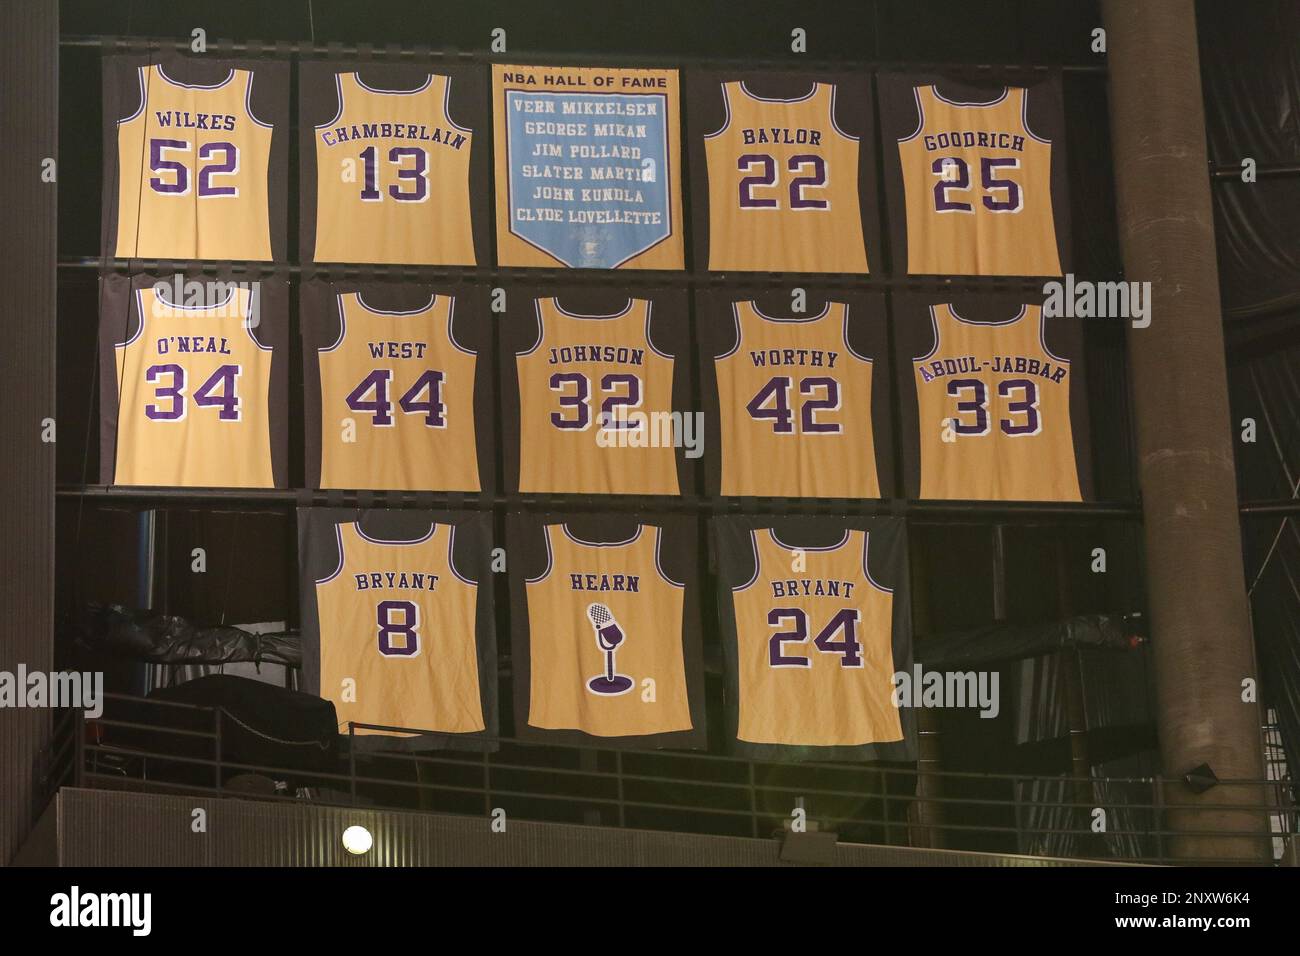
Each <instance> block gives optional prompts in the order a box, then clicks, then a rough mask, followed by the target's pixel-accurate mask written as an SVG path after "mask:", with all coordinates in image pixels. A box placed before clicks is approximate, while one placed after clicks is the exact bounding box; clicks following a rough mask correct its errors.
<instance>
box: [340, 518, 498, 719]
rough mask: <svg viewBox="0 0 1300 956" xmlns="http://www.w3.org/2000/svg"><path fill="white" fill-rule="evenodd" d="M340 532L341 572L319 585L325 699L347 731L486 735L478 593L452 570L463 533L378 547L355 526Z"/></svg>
mask: <svg viewBox="0 0 1300 956" xmlns="http://www.w3.org/2000/svg"><path fill="white" fill-rule="evenodd" d="M337 527H338V546H339V565H338V569H337V570H336V571H335V572H334V573H333V574H331V575H330V576H329V577H327V578H323V579H321V580H319V581H317V582H316V603H317V608H318V616H319V620H320V692H321V696H322V697H325V698H327V699H328V700H332V701H333V702H334V709H335V711H336V712H337V713H338V720H339V727H340V728H345V727H346V725H347V724H348V722H349V721H351V722H355V723H364V724H379V725H382V726H386V727H403V728H410V729H412V730H432V731H442V732H445V733H472V732H474V731H480V730H483V729H484V724H483V704H482V699H481V697H480V694H479V678H478V657H477V652H476V644H475V612H476V607H477V599H478V588H477V586H476V585H475V584H474V582H472V581H467V580H466V579H464V578H462V577H461V576H460V575H459V574H458V573H457V572H456V569H455V567H454V566H453V565H452V547H453V544H454V541H455V527H454V526H452V525H446V524H434V525H432V526H431V527H430V528H429V533H428V534H426V535H425V536H424V537H422V538H418V539H416V540H414V541H383V540H379V539H376V538H371V537H368V536H367V535H366V534H365V532H363V531H362V530H361V528H360V527H359V526H358V525H357V524H356V523H354V522H348V523H344V524H340V525H338V526H337ZM357 733H367V734H369V733H389V732H387V731H371V730H361V729H359V728H358V730H357Z"/></svg>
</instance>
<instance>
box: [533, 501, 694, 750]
mask: <svg viewBox="0 0 1300 956" xmlns="http://www.w3.org/2000/svg"><path fill="white" fill-rule="evenodd" d="M543 532H544V534H545V535H546V545H547V554H548V557H549V560H548V563H547V567H546V571H545V572H544V573H543V574H541V575H540V576H539V577H536V578H530V579H529V580H528V583H527V585H526V591H527V597H528V631H529V651H528V656H529V662H530V664H529V666H530V670H531V677H530V680H529V705H528V723H529V725H530V726H533V727H542V728H546V729H551V730H555V729H571V730H581V731H583V732H585V733H588V734H591V735H593V736H597V737H623V736H641V735H646V734H658V733H669V732H672V731H682V730H690V729H691V714H690V701H689V699H688V696H687V689H686V665H685V662H684V659H683V653H682V606H683V604H682V585H680V584H678V583H677V582H675V581H672V580H669V578H668V577H667V576H666V575H665V574H664V573H663V571H662V570H661V569H660V566H659V542H660V537H661V535H662V531H660V529H658V528H652V527H645V526H640V527H638V528H637V531H636V533H635V534H634V535H633V536H632V537H631V538H629V539H628V540H627V541H621V542H617V543H614V544H598V543H594V542H588V541H581V540H579V539H578V538H575V537H574V536H573V535H572V534H571V533H570V532H569V529H568V528H567V527H566V526H565V525H562V524H556V525H548V526H546V527H545V528H544V529H543ZM647 682H652V683H647ZM650 691H653V693H649V692H650Z"/></svg>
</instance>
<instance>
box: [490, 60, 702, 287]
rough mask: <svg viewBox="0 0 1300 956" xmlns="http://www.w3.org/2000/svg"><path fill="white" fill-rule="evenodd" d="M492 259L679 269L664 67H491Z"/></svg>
mask: <svg viewBox="0 0 1300 956" xmlns="http://www.w3.org/2000/svg"><path fill="white" fill-rule="evenodd" d="M492 102H493V108H492V114H493V132H494V136H495V150H496V207H497V219H496V222H497V264H498V265H500V266H542V267H550V268H554V267H555V266H556V265H562V266H567V267H569V268H572V269H618V268H629V269H681V268H683V267H684V245H683V241H682V197H681V169H680V154H681V139H680V130H679V105H678V74H677V71H676V70H659V69H653V70H652V69H646V70H632V69H615V68H603V67H562V66H507V65H500V64H498V65H493V67H492Z"/></svg>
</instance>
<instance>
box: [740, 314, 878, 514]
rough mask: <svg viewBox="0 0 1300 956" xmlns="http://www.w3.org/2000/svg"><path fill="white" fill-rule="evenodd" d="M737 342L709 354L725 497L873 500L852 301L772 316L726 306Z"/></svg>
mask: <svg viewBox="0 0 1300 956" xmlns="http://www.w3.org/2000/svg"><path fill="white" fill-rule="evenodd" d="M732 311H733V314H734V315H735V320H736V347H735V348H734V349H732V350H731V351H730V352H728V353H727V354H726V355H723V356H721V357H720V358H718V359H716V360H715V365H714V368H715V369H716V372H717V379H718V407H719V411H720V415H721V422H722V494H724V495H757V496H763V497H789V498H879V497H880V485H879V484H878V482H877V480H876V452H875V443H874V441H873V438H872V428H871V360H870V359H868V358H864V357H863V356H861V355H858V354H857V353H855V352H854V351H853V350H852V349H851V348H849V344H848V336H847V331H848V320H849V310H848V306H846V305H843V304H842V303H839V302H828V303H827V304H826V308H825V309H823V310H822V312H821V314H820V315H816V316H812V317H810V318H806V319H774V318H772V317H771V316H768V315H764V314H763V313H762V312H760V311H758V308H757V306H755V304H754V303H753V302H737V303H735V304H734V305H733V306H732Z"/></svg>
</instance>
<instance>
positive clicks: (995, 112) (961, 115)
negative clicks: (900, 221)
mask: <svg viewBox="0 0 1300 956" xmlns="http://www.w3.org/2000/svg"><path fill="white" fill-rule="evenodd" d="M913 92H914V94H915V97H916V108H917V111H918V112H919V114H920V122H919V125H918V126H917V129H916V132H914V133H913V134H912V135H911V136H908V137H906V138H904V139H900V140H899V141H898V158H899V162H900V163H901V166H902V173H903V187H904V192H905V193H906V206H907V271H908V272H909V273H911V274H913V275H916V274H953V275H1053V276H1054V275H1060V274H1061V261H1060V258H1059V255H1058V253H1057V245H1056V226H1055V223H1054V220H1053V216H1052V144H1051V143H1050V142H1048V141H1047V140H1045V139H1040V138H1039V137H1037V136H1035V135H1034V134H1033V132H1032V131H1031V130H1030V129H1029V127H1028V125H1027V124H1028V119H1027V116H1028V114H1027V113H1026V109H1027V102H1028V96H1029V91H1028V90H1026V89H1024V88H1022V87H1007V88H1006V89H1004V90H1003V92H1002V95H1001V96H999V97H998V98H997V99H995V100H993V101H991V102H989V103H957V102H953V101H952V100H948V99H945V98H944V97H943V96H941V95H940V94H939V92H938V91H937V90H936V89H935V88H934V87H933V86H918V87H916V88H915V90H914V91H913Z"/></svg>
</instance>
